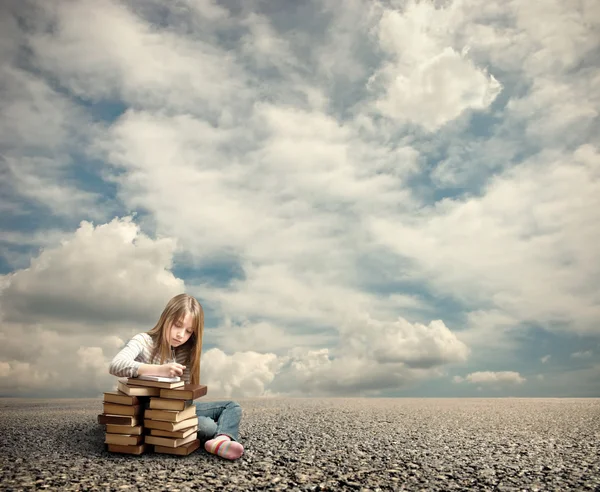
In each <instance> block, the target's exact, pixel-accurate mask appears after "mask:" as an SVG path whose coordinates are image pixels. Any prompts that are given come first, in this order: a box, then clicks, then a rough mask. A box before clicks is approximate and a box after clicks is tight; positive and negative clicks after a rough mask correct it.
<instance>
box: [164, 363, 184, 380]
mask: <svg viewBox="0 0 600 492" xmlns="http://www.w3.org/2000/svg"><path fill="white" fill-rule="evenodd" d="M184 369H185V366H183V365H181V364H178V363H177V362H169V363H167V364H162V365H161V366H160V372H161V374H160V375H161V376H163V377H165V378H173V377H175V376H181V375H182V374H183V370H184Z"/></svg>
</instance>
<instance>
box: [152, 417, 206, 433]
mask: <svg viewBox="0 0 600 492" xmlns="http://www.w3.org/2000/svg"><path fill="white" fill-rule="evenodd" d="M194 425H198V417H192V418H191V419H187V420H182V421H180V422H167V421H165V420H152V419H144V427H146V428H147V429H160V430H166V431H171V432H174V431H178V430H181V429H187V428H189V427H193V426H194Z"/></svg>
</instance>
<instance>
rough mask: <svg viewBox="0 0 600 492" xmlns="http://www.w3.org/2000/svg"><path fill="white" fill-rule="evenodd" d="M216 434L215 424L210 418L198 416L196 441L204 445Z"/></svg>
mask: <svg viewBox="0 0 600 492" xmlns="http://www.w3.org/2000/svg"><path fill="white" fill-rule="evenodd" d="M216 434H217V423H216V422H215V421H214V420H213V419H211V418H210V417H204V416H200V415H199V416H198V439H200V442H201V443H202V444H204V443H205V442H206V441H208V440H209V439H212V438H213V437H215V435H216Z"/></svg>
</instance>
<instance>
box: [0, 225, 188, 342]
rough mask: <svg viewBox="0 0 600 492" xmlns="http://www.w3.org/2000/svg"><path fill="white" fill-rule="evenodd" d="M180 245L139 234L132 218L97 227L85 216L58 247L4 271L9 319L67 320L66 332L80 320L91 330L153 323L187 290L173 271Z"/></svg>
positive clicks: (4, 302) (4, 307) (5, 307)
mask: <svg viewBox="0 0 600 492" xmlns="http://www.w3.org/2000/svg"><path fill="white" fill-rule="evenodd" d="M174 248H175V244H174V242H173V241H172V240H170V239H166V238H165V239H158V240H156V241H155V240H152V239H150V238H149V237H147V236H145V235H144V234H142V233H140V230H139V227H138V226H137V225H136V224H135V223H133V222H132V220H131V218H125V219H121V220H119V219H114V220H113V221H112V222H110V223H108V224H104V225H99V226H96V227H94V226H93V225H92V224H90V223H88V222H82V223H81V226H80V228H79V229H78V230H77V231H76V232H75V233H74V234H73V235H72V236H71V237H68V238H65V239H64V240H63V242H62V244H61V245H60V246H57V247H54V248H49V249H47V250H45V251H42V252H41V253H40V255H39V256H38V257H37V258H34V259H32V261H31V265H30V266H29V268H26V269H22V270H18V271H16V272H13V273H11V274H9V275H8V276H6V282H5V286H4V288H3V290H2V296H1V297H0V306H1V310H2V311H1V312H2V315H3V318H4V320H5V321H14V322H24V321H25V322H44V321H47V320H62V321H65V323H63V324H62V325H61V326H62V327H63V328H62V331H70V330H72V329H74V328H75V327H78V326H79V325H78V324H77V323H81V322H83V323H85V324H86V325H87V327H86V328H84V329H85V330H88V331H89V330H95V329H96V328H95V326H96V323H97V322H98V321H100V322H101V323H102V322H107V321H111V320H113V321H130V322H131V321H147V322H149V321H151V320H152V319H153V318H154V316H158V315H159V314H160V311H162V308H163V307H164V304H165V303H166V302H167V301H168V300H169V299H170V298H171V297H172V296H173V295H175V294H178V293H180V292H182V291H183V290H184V284H183V282H182V281H181V280H179V279H177V278H176V277H174V276H173V274H172V273H171V272H170V270H169V269H170V268H171V262H172V255H173V251H174ZM141 286H143V288H140V287H141ZM69 321H70V322H69ZM73 322H75V324H74V325H73Z"/></svg>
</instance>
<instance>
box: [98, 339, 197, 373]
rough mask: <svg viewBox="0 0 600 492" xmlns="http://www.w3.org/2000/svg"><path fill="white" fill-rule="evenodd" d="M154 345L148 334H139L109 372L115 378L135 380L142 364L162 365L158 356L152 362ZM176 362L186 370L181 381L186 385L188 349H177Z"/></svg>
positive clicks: (111, 365) (114, 361)
mask: <svg viewBox="0 0 600 492" xmlns="http://www.w3.org/2000/svg"><path fill="white" fill-rule="evenodd" d="M153 348H154V343H153V342H152V338H151V337H150V335H148V333H138V334H137V335H135V336H134V337H133V338H132V339H131V340H129V341H128V342H127V344H126V345H125V347H123V348H122V349H121V350H120V351H119V353H118V354H117V355H115V357H114V358H113V360H112V361H111V363H110V365H109V367H108V372H109V373H110V374H112V375H113V376H117V377H127V378H135V377H137V376H138V369H139V367H140V365H141V364H160V356H159V355H158V354H157V356H156V357H154V359H152V360H150V355H151V354H152V349H153ZM174 353H175V360H176V361H177V362H178V363H179V364H183V365H185V366H186V368H185V369H184V370H183V374H182V375H181V379H183V380H184V381H185V382H186V383H189V382H190V368H189V364H187V357H188V354H189V348H188V347H185V346H184V347H177V348H176V349H174Z"/></svg>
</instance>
